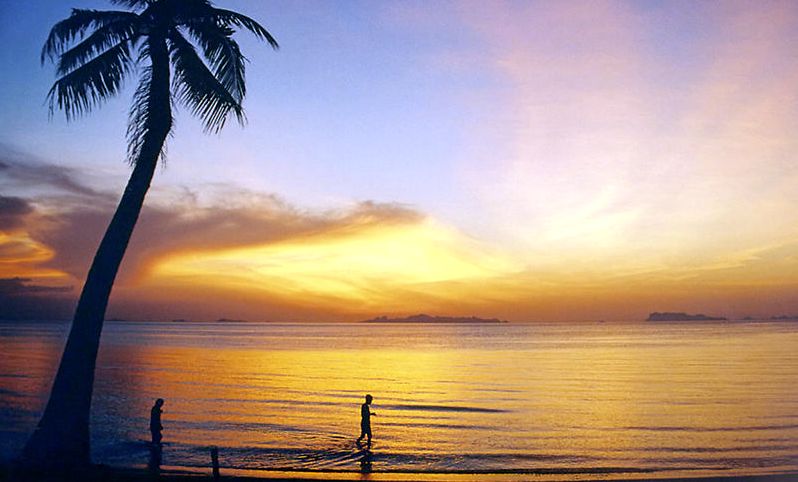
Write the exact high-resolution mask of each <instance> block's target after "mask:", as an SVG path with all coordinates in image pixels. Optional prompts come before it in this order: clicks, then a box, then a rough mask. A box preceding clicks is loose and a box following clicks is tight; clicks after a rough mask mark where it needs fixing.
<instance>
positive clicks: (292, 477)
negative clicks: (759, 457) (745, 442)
mask: <svg viewBox="0 0 798 482" xmlns="http://www.w3.org/2000/svg"><path fill="white" fill-rule="evenodd" d="M244 472H252V471H241V470H229V469H228V470H225V469H222V472H221V476H220V477H219V479H218V480H223V481H229V482H263V481H273V480H285V481H319V480H325V481H333V482H337V481H342V482H343V481H354V480H373V481H377V482H407V481H414V480H418V481H434V482H441V481H452V482H458V481H463V482H465V481H497V482H498V481H523V480H535V481H603V482H620V481H623V482H644V481H646V482H647V481H657V482H668V481H669V482H798V473H782V474H769V475H728V476H711V477H703V476H700V475H697V476H695V477H690V476H685V477H675V478H674V477H659V476H656V475H652V476H645V477H636V476H634V475H631V474H630V477H624V478H617V474H612V475H608V474H607V475H603V476H602V475H600V474H565V473H559V474H552V473H548V474H547V473H538V472H529V473H516V472H514V473H422V472H370V473H362V472H337V471H336V472H318V471H315V472H286V471H258V472H257V473H256V474H246V473H244ZM638 475H639V474H638ZM0 480H2V481H20V482H33V481H37V482H58V481H87V482H100V481H118V482H149V481H154V480H159V481H164V482H197V481H202V480H214V479H213V476H212V475H211V470H210V469H207V470H201V469H196V470H183V469H162V470H161V471H160V473H153V472H152V471H150V470H148V469H142V468H115V467H107V466H98V467H95V468H92V469H91V470H88V471H80V472H74V473H71V474H57V475H53V474H43V473H37V472H25V471H20V470H19V469H15V468H12V467H8V466H3V467H0Z"/></svg>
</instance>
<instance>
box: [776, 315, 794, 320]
mask: <svg viewBox="0 0 798 482" xmlns="http://www.w3.org/2000/svg"><path fill="white" fill-rule="evenodd" d="M770 319H771V320H774V321H784V320H798V315H779V316H771V317H770Z"/></svg>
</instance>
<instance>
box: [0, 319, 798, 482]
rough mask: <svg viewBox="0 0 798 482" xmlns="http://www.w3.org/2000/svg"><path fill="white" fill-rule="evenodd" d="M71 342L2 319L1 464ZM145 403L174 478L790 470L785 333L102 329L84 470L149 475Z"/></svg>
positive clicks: (790, 337) (779, 326)
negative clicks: (158, 411) (183, 471)
mask: <svg viewBox="0 0 798 482" xmlns="http://www.w3.org/2000/svg"><path fill="white" fill-rule="evenodd" d="M67 330H68V324H65V323H55V322H2V323H0V350H1V354H0V459H2V460H4V461H8V460H10V459H12V458H13V457H14V456H15V455H16V454H17V453H18V451H19V450H20V448H21V446H22V444H23V443H24V441H25V439H26V437H27V435H28V434H29V433H30V432H31V431H32V430H33V428H34V426H35V424H36V421H37V420H38V417H39V416H40V414H41V412H42V410H43V407H44V404H45V402H46V398H47V395H48V391H49V388H50V383H51V382H52V377H53V375H54V372H55V368H56V365H57V362H58V359H59V356H60V352H61V350H62V347H63V344H64V341H65V337H66V333H67ZM366 393H370V394H371V395H373V397H374V402H373V405H372V411H373V412H375V413H376V415H375V416H374V417H373V419H372V427H373V432H374V440H373V445H372V447H371V449H370V450H369V451H367V450H365V449H364V448H362V447H358V446H357V445H356V443H355V438H356V437H357V436H358V435H359V432H360V404H361V403H362V402H363V397H364V395H365V394H366ZM159 397H161V398H164V399H165V404H164V413H163V425H164V431H163V436H164V442H165V445H164V447H163V453H162V464H163V465H164V466H169V467H188V468H191V467H194V468H199V467H207V466H208V464H209V460H210V458H209V455H208V450H209V447H211V446H217V447H218V448H219V460H220V463H221V465H222V468H223V470H229V469H231V468H233V469H240V470H252V471H267V472H263V473H264V474H269V473H272V472H268V471H289V472H290V471H307V473H336V474H338V473H341V472H352V473H355V474H360V473H361V472H371V473H374V474H379V473H383V472H399V473H402V472H410V473H412V474H415V475H414V477H416V476H419V477H420V476H422V474H424V473H429V474H440V473H444V474H447V473H448V474H455V473H500V474H505V475H507V476H512V475H513V474H519V476H521V475H524V476H529V474H535V476H536V478H537V479H539V480H545V479H546V477H555V476H556V477H560V478H562V477H563V476H568V477H572V478H580V477H584V478H587V477H590V478H595V477H606V478H613V479H617V478H624V477H634V478H641V477H665V476H683V475H732V474H770V473H780V472H798V323H796V322H768V321H762V322H684V323H665V322H639V323H622V322H606V323H605V322H583V323H535V324H532V323H529V324H523V323H508V324H439V325H429V324H427V325H423V324H362V323H359V324H349V323H347V324H311V323H305V324H276V323H262V324H254V323H193V322H180V323H153V322H108V323H106V326H105V329H104V332H103V339H102V347H101V350H100V354H99V359H98V365H97V375H96V382H95V391H94V401H93V407H92V435H93V439H92V451H93V458H94V460H95V462H99V463H105V464H110V465H115V466H130V467H143V466H146V464H147V463H148V457H149V448H148V440H149V426H148V423H149V413H150V407H151V406H152V404H153V401H154V400H155V399H156V398H159ZM252 473H256V472H252Z"/></svg>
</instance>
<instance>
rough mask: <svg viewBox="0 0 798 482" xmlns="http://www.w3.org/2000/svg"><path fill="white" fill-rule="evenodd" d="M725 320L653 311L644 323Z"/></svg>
mask: <svg viewBox="0 0 798 482" xmlns="http://www.w3.org/2000/svg"><path fill="white" fill-rule="evenodd" d="M724 320H726V318H724V317H722V316H707V315H704V314H702V313H699V314H697V315H690V314H687V313H682V312H678V313H674V312H668V311H666V312H663V313H660V312H658V311H655V312H654V313H651V314H649V315H648V318H646V321H724Z"/></svg>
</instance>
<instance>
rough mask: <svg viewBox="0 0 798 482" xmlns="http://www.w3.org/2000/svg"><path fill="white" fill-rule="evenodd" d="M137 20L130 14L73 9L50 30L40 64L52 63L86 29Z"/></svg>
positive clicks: (133, 14)
mask: <svg viewBox="0 0 798 482" xmlns="http://www.w3.org/2000/svg"><path fill="white" fill-rule="evenodd" d="M137 18H138V16H137V15H136V14H135V13H131V12H123V11H113V10H112V11H100V10H87V9H73V10H72V15H70V16H69V17H67V18H66V19H64V20H61V21H60V22H58V23H57V24H55V25H54V26H53V28H52V29H50V34H49V35H48V36H47V40H46V41H45V42H44V47H42V54H41V61H42V63H44V62H45V61H46V60H47V59H50V60H53V61H54V60H55V59H56V58H57V57H58V56H59V55H61V54H62V53H63V52H64V51H65V50H66V49H67V46H68V45H69V44H71V43H72V42H73V41H74V40H75V39H82V38H83V35H84V34H85V32H86V30H87V29H90V28H99V27H103V26H105V25H108V24H111V23H115V22H123V21H133V20H134V19H137Z"/></svg>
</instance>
